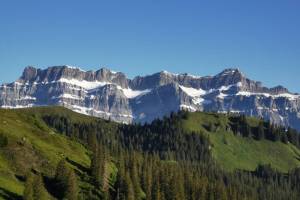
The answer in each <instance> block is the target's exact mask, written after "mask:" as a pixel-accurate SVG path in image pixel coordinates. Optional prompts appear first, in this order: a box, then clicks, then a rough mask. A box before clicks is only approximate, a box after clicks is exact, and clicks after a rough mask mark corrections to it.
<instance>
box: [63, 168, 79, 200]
mask: <svg viewBox="0 0 300 200" xmlns="http://www.w3.org/2000/svg"><path fill="white" fill-rule="evenodd" d="M65 198H66V199H68V200H77V199H78V185H77V179H76V175H75V173H74V170H72V169H69V173H68V177H67V185H66V191H65Z"/></svg>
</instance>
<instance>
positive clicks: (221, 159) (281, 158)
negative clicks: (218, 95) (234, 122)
mask: <svg viewBox="0 0 300 200" xmlns="http://www.w3.org/2000/svg"><path fill="white" fill-rule="evenodd" d="M247 121H248V122H249V125H250V126H256V125H257V124H258V120H257V119H255V118H247ZM228 123H229V119H228V117H227V116H225V115H223V114H214V113H199V112H197V113H189V115H188V118H187V119H185V120H183V127H184V128H185V129H186V130H189V131H196V132H202V133H204V134H208V135H209V138H210V141H211V143H212V153H213V156H214V158H215V159H216V161H217V162H218V163H219V164H221V166H222V167H223V168H224V169H226V170H230V171H232V170H234V169H243V170H251V171H252V170H254V169H255V168H256V167H257V165H258V164H271V165H272V166H273V167H274V168H276V169H277V170H279V171H282V172H287V171H288V170H290V169H292V168H295V167H299V166H300V161H299V159H300V150H299V149H298V148H296V147H295V146H294V145H292V144H284V143H282V142H272V141H269V140H260V141H257V140H254V139H251V138H245V137H241V136H235V135H233V133H232V132H231V131H230V130H229V129H228ZM210 124H213V126H215V127H217V128H216V130H215V131H214V132H213V133H210V132H208V131H207V129H206V128H205V127H207V126H209V125H210Z"/></svg>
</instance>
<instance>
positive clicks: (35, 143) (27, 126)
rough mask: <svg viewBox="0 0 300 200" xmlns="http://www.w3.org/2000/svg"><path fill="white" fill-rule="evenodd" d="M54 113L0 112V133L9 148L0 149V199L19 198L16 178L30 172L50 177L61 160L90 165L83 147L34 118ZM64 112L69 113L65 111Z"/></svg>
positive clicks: (21, 186) (19, 186) (20, 187)
mask: <svg viewBox="0 0 300 200" xmlns="http://www.w3.org/2000/svg"><path fill="white" fill-rule="evenodd" d="M44 109H45V110H44ZM56 109H58V108H53V109H46V108H41V109H40V110H39V109H28V110H24V109H21V110H3V109H0V133H1V134H2V135H5V136H6V137H7V138H8V145H7V146H6V147H4V148H1V149H0V198H1V196H2V198H4V197H6V196H7V195H10V196H16V197H18V196H21V195H22V193H23V189H24V182H23V181H22V180H21V179H20V178H17V177H24V175H25V173H26V172H27V171H28V170H29V169H31V168H33V169H35V170H37V171H40V172H42V173H43V174H45V175H47V176H52V175H53V172H54V169H55V167H56V165H57V163H58V161H59V160H60V159H61V158H63V157H68V158H69V159H70V160H71V161H73V162H75V163H77V164H79V165H81V166H83V167H88V166H89V165H90V159H89V156H88V153H89V152H88V151H87V149H86V148H85V147H84V146H83V145H81V144H80V143H78V142H75V141H72V140H70V139H68V138H66V137H64V136H62V135H60V134H55V132H54V131H53V130H52V129H50V128H49V127H47V126H46V125H45V124H44V123H43V121H42V120H41V119H40V118H39V117H36V116H35V115H34V114H35V112H37V111H38V112H48V113H49V112H56ZM57 111H59V112H61V111H62V110H61V109H60V110H57ZM63 112H66V113H68V112H69V111H67V110H65V109H64V110H63ZM76 116H77V115H76ZM80 118H82V119H84V118H85V117H84V116H80ZM72 167H74V168H76V166H72ZM77 170H79V169H77Z"/></svg>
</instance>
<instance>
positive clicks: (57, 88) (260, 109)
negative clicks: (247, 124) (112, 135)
mask: <svg viewBox="0 0 300 200" xmlns="http://www.w3.org/2000/svg"><path fill="white" fill-rule="evenodd" d="M41 105H61V106H64V107H67V108H70V109H72V110H73V111H76V112H80V113H83V114H87V115H92V116H97V117H101V118H105V119H109V118H110V119H112V120H114V121H117V122H124V123H131V122H151V121H152V120H153V119H155V118H158V117H163V116H164V115H166V114H169V113H170V112H172V111H177V110H180V109H185V110H189V111H213V112H222V113H226V112H234V113H242V114H245V115H248V116H257V117H262V118H264V119H265V120H269V121H271V122H273V123H275V124H279V125H284V126H286V127H287V126H291V127H293V128H296V129H298V130H300V96H299V95H298V94H293V93H291V92H289V91H288V89H286V88H284V87H282V86H277V87H274V88H267V87H264V86H262V84H261V83H260V82H256V81H253V80H250V79H248V78H247V77H246V76H245V75H244V74H243V73H242V72H240V71H239V70H238V69H225V70H224V71H222V72H221V73H219V74H217V75H215V76H204V77H199V76H193V75H189V74H172V73H169V72H166V71H162V72H159V73H155V74H153V75H149V76H144V77H141V76H138V77H135V78H133V79H128V78H127V77H126V75H125V74H123V73H121V72H113V71H110V70H108V69H105V68H102V69H100V70H98V71H83V70H81V69H79V68H75V67H71V66H54V67H49V68H47V69H36V68H34V67H27V68H25V70H24V72H23V74H22V76H21V77H20V78H19V79H18V80H17V81H15V82H13V83H10V84H3V85H1V86H0V106H1V107H2V108H21V107H32V106H41Z"/></svg>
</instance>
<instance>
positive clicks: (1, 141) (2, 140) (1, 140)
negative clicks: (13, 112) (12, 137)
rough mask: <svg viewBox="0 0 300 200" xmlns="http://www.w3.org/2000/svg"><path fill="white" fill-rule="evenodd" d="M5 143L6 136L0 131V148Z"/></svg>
mask: <svg viewBox="0 0 300 200" xmlns="http://www.w3.org/2000/svg"><path fill="white" fill-rule="evenodd" d="M7 144H8V139H7V137H6V136H5V135H4V134H2V133H0V148H1V147H6V146H7Z"/></svg>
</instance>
